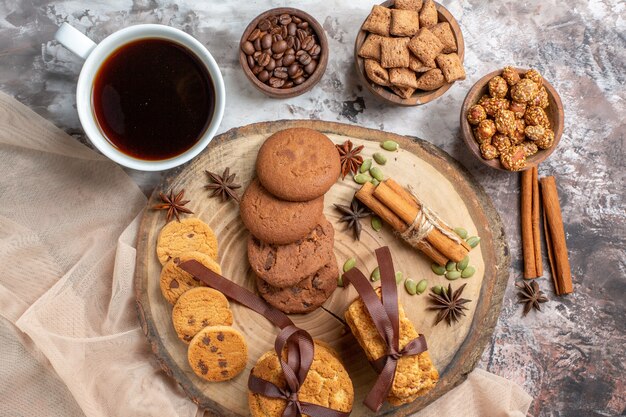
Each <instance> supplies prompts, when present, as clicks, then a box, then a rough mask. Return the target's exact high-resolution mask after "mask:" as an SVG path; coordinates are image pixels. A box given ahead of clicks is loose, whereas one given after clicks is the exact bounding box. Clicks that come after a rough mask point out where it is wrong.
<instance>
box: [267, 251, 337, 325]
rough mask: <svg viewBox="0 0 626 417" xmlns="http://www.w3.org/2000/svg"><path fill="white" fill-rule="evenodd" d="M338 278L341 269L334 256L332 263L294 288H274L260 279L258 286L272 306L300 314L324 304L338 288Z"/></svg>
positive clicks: (288, 312) (289, 312)
mask: <svg viewBox="0 0 626 417" xmlns="http://www.w3.org/2000/svg"><path fill="white" fill-rule="evenodd" d="M338 277H339V269H338V268H337V263H336V262H335V257H334V255H333V257H332V261H331V262H330V263H328V264H327V265H324V266H323V267H322V268H321V269H320V270H319V271H317V272H315V273H313V274H311V275H309V276H308V277H306V278H305V279H303V280H302V281H300V282H299V283H297V284H296V285H294V286H292V287H286V288H276V287H272V286H271V285H270V284H268V283H267V282H265V281H263V280H262V279H261V278H258V277H257V279H256V286H257V289H258V290H259V293H260V294H261V297H263V298H264V299H265V301H267V302H268V303H269V304H271V305H272V306H274V307H276V308H277V309H279V310H281V311H282V312H284V313H287V314H300V313H308V312H310V311H313V310H315V309H316V308H318V307H319V306H321V305H322V304H324V302H325V301H326V300H327V299H328V297H330V295H331V294H332V293H333V291H334V290H335V289H336V288H337V278H338Z"/></svg>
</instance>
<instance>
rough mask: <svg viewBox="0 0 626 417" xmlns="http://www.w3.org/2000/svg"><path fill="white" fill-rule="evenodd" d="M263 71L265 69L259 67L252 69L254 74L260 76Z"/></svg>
mask: <svg viewBox="0 0 626 417" xmlns="http://www.w3.org/2000/svg"><path fill="white" fill-rule="evenodd" d="M261 71H263V67H260V66H258V65H255V66H254V68H252V73H253V74H254V75H259V73H260V72H261Z"/></svg>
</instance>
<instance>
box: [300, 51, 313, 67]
mask: <svg viewBox="0 0 626 417" xmlns="http://www.w3.org/2000/svg"><path fill="white" fill-rule="evenodd" d="M298 62H300V63H301V64H302V65H309V63H310V62H311V55H309V54H302V55H300V57H298Z"/></svg>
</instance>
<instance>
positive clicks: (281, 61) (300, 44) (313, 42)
mask: <svg viewBox="0 0 626 417" xmlns="http://www.w3.org/2000/svg"><path fill="white" fill-rule="evenodd" d="M239 62H240V63H241V67H242V68H243V72H244V73H245V74H246V76H247V77H248V79H249V80H250V81H251V82H252V85H254V86H255V87H256V88H257V89H259V90H260V91H262V92H263V93H265V94H267V95H268V96H270V97H274V98H288V97H295V96H298V95H300V94H302V93H305V92H307V91H309V90H310V89H311V88H313V86H314V85H315V84H317V83H318V81H319V80H320V79H321V78H322V75H324V72H325V71H326V64H327V63H328V41H327V40H326V34H325V33H324V29H323V28H322V26H321V25H320V24H319V23H318V22H317V20H315V19H314V18H313V17H312V16H311V15H309V14H308V13H305V12H303V11H302V10H298V9H294V8H290V7H281V8H276V9H271V10H268V11H266V12H264V13H262V14H260V15H259V16H257V17H256V18H255V19H254V20H252V22H250V24H249V25H248V27H247V28H246V30H245V31H244V33H243V36H242V37H241V42H240V50H239Z"/></svg>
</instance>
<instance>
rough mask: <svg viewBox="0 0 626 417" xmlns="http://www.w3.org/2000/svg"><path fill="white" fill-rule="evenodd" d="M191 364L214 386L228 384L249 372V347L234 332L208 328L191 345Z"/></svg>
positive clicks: (188, 351)
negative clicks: (245, 371) (227, 382)
mask: <svg viewBox="0 0 626 417" xmlns="http://www.w3.org/2000/svg"><path fill="white" fill-rule="evenodd" d="M187 360H188V361H189V365H190V366H191V369H193V371H194V372H195V374H196V375H198V376H199V377H200V378H202V379H206V380H207V381H212V382H219V381H227V380H229V379H231V378H234V377H235V376H237V374H239V373H240V372H241V371H243V370H244V369H245V367H246V362H247V360H248V346H247V345H246V341H245V340H244V338H243V336H242V335H241V333H239V332H238V331H237V330H235V329H234V328H232V327H228V326H208V327H205V328H204V329H202V330H200V331H199V332H198V334H196V335H195V336H194V338H193V339H191V342H189V349H188V350H187Z"/></svg>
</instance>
